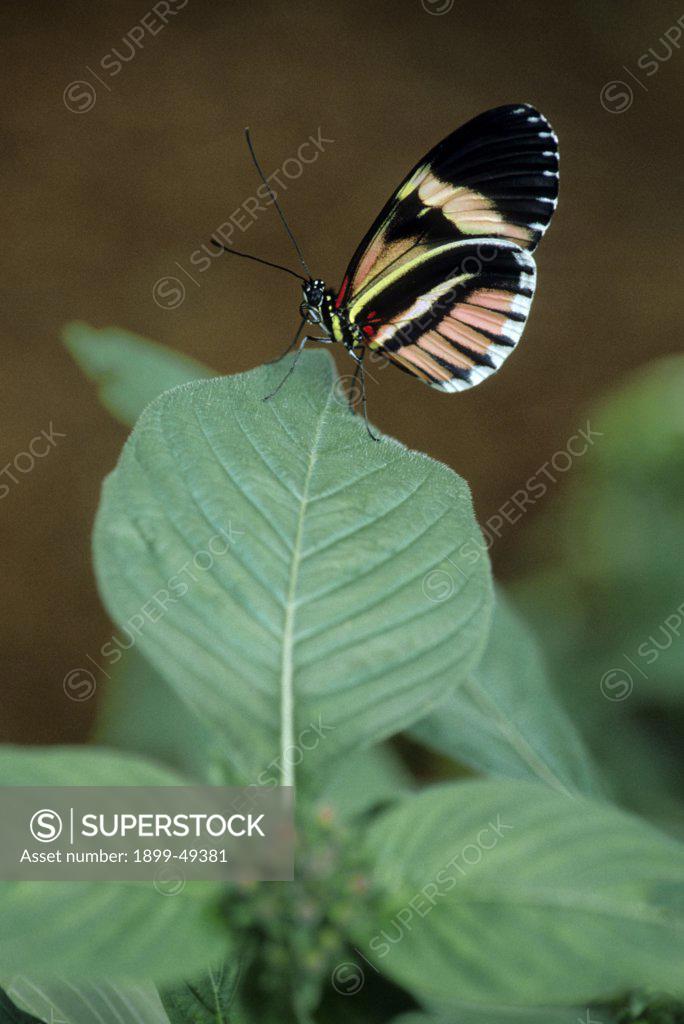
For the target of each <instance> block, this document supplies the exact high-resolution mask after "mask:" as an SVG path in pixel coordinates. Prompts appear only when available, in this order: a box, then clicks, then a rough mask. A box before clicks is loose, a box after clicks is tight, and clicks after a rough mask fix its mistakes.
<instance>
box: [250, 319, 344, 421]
mask: <svg viewBox="0 0 684 1024" xmlns="http://www.w3.org/2000/svg"><path fill="white" fill-rule="evenodd" d="M300 330H301V326H300ZM297 333H299V331H298V332H297ZM295 340H296V339H295ZM307 341H322V342H324V343H325V344H326V345H329V344H331V339H330V338H312V337H311V336H310V335H308V334H305V335H304V337H303V338H302V340H301V341H300V342H299V348H298V349H297V354H296V355H295V357H294V359H293V360H292V365H291V366H290V369H289V370H288V371H287V373H286V374H285V376H284V377H283V379H282V380H281V382H280V384H278V386H277V387H276V388H275V389H274V390H273V391H271V393H270V395H264V397H263V399H262V401H264V402H268V401H269V400H270V399H271V398H275V396H276V395H277V394H278V392H279V391H280V389H281V388H282V386H283V384H284V383H285V381H286V380H287V379H288V377H289V376H290V374H291V373H292V371H293V370H294V368H295V366H296V365H297V362H298V360H299V357H300V356H301V354H302V352H303V351H304V346H305V345H306V343H307ZM284 354H286V353H284Z"/></svg>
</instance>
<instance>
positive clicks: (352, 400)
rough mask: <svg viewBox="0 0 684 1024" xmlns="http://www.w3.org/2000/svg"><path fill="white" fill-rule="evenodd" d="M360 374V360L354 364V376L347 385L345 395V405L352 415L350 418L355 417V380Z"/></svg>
mask: <svg viewBox="0 0 684 1024" xmlns="http://www.w3.org/2000/svg"><path fill="white" fill-rule="evenodd" d="M360 373H361V360H359V361H358V362H357V364H356V369H355V370H354V376H353V377H352V379H351V384H350V385H349V393H348V395H347V403H348V405H349V412H350V413H351V414H352V416H355V415H356V408H355V406H356V380H357V378H358V376H359V374H360Z"/></svg>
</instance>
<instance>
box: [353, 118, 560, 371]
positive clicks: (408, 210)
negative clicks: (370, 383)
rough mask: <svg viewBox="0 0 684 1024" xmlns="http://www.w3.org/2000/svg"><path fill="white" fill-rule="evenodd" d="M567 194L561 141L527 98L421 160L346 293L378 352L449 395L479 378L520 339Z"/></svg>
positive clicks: (360, 256)
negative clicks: (554, 219) (538, 254)
mask: <svg viewBox="0 0 684 1024" xmlns="http://www.w3.org/2000/svg"><path fill="white" fill-rule="evenodd" d="M557 197H558V141H557V139H556V136H555V134H554V133H553V131H552V129H551V127H550V125H549V123H548V121H547V120H546V119H545V118H544V117H543V116H542V115H541V114H540V113H539V112H538V111H537V110H535V109H534V107H531V106H529V105H527V104H519V105H511V106H506V107H498V108H496V109H494V110H489V111H487V112H485V113H484V114H480V115H479V116H478V117H476V118H474V119H473V120H472V121H469V122H468V123H467V124H465V125H463V126H462V127H461V128H458V129H457V130H456V131H455V132H452V134H451V135H449V136H447V138H446V139H444V140H443V141H442V142H440V143H439V144H438V145H437V146H435V148H434V149H433V150H431V152H430V153H428V155H427V157H425V159H424V160H422V161H421V162H420V164H418V165H417V167H415V168H414V169H413V170H412V171H411V172H410V174H409V175H408V176H407V177H406V179H405V180H404V182H403V183H402V184H401V185H400V187H399V188H398V189H397V191H396V192H395V194H394V195H393V196H392V198H391V199H390V200H389V201H388V203H387V204H386V205H385V207H384V209H383V210H382V211H381V213H380V215H379V216H378V218H377V219H376V221H375V223H374V224H373V225H372V227H371V229H370V230H369V232H368V233H367V235H366V237H365V238H364V240H363V242H362V243H361V245H360V246H359V248H358V249H357V251H356V253H355V255H354V257H353V258H352V261H351V263H350V265H349V268H348V270H347V273H346V275H345V278H344V281H343V284H342V287H341V289H340V292H339V294H338V296H337V305H338V307H339V306H341V305H343V304H344V306H345V307H346V308H347V311H348V314H349V316H350V319H351V321H352V322H353V323H354V324H356V325H358V326H359V327H360V328H361V330H362V331H363V332H364V335H365V337H366V338H367V339H368V341H367V344H368V345H369V347H371V348H375V349H382V350H383V351H384V352H386V354H387V355H388V356H389V358H390V359H391V360H392V361H393V362H395V363H396V364H397V365H398V366H399V367H400V368H401V369H404V370H406V371H407V372H409V373H412V374H414V375H415V376H417V377H419V378H420V379H422V380H424V381H426V382H427V383H429V384H431V385H432V386H434V387H437V388H440V389H441V390H444V391H456V390H463V389H464V388H467V387H471V386H472V385H473V384H477V383H480V381H482V380H484V379H486V378H487V377H488V376H489V375H490V374H492V373H494V372H495V370H497V369H498V368H499V366H500V365H501V363H502V362H503V360H504V359H505V358H506V356H507V355H508V354H509V353H510V352H511V351H512V349H513V348H514V347H515V345H516V344H517V341H518V339H519V338H520V335H521V334H522V330H523V328H524V325H525V321H526V319H527V315H528V313H529V308H530V304H531V301H532V296H533V294H534V284H535V265H534V260H533V259H532V257H531V255H530V253H531V252H532V251H533V250H534V249H535V247H536V245H537V243H538V242H539V239H540V238H541V236H542V234H543V232H544V231H545V230H546V227H547V226H548V224H549V221H550V219H551V216H552V214H553V211H554V209H555V206H556V202H557Z"/></svg>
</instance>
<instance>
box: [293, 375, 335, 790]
mask: <svg viewBox="0 0 684 1024" xmlns="http://www.w3.org/2000/svg"><path fill="white" fill-rule="evenodd" d="M331 398H332V390H330V391H329V392H328V397H327V399H326V402H325V405H324V406H323V409H322V410H321V414H320V416H319V418H318V423H317V425H316V432H315V434H314V438H313V443H312V445H311V451H310V452H309V461H308V465H307V469H306V477H305V479H304V486H303V487H302V496H301V502H300V506H299V515H298V517H297V529H296V532H295V539H294V544H293V546H292V559H291V562H290V578H289V581H288V587H287V594H286V597H285V621H284V624H283V647H282V655H281V662H280V784H281V786H292V788H293V789H294V787H295V772H294V761H292V760H291V761H290V763H288V759H287V757H286V752H287V751H288V750H290V749H291V748H293V747H294V646H295V615H296V609H297V602H296V599H295V596H296V593H297V583H298V580H299V568H300V565H301V562H302V541H303V538H304V519H305V517H306V511H307V507H308V504H309V490H310V487H311V478H312V476H313V471H314V467H315V465H316V460H317V458H318V449H319V445H320V441H321V433H322V430H323V424H324V422H325V418H326V415H327V413H328V409H329V407H330V400H331Z"/></svg>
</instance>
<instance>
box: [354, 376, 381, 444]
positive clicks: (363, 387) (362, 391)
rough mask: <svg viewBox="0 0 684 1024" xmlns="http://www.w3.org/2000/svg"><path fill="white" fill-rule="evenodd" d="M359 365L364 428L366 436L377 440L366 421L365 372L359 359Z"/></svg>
mask: <svg viewBox="0 0 684 1024" xmlns="http://www.w3.org/2000/svg"><path fill="white" fill-rule="evenodd" d="M359 367H360V369H359V376H360V380H361V405H362V407H363V418H364V420H365V421H366V430H367V431H368V436H369V437H370V438H372V440H373V441H379V440H380V438H379V437H376V436H375V434H374V433H373V431H372V430H371V428H370V423H369V422H368V409H367V408H366V373H365V370H364V368H363V363H362V362H361V360H359Z"/></svg>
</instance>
